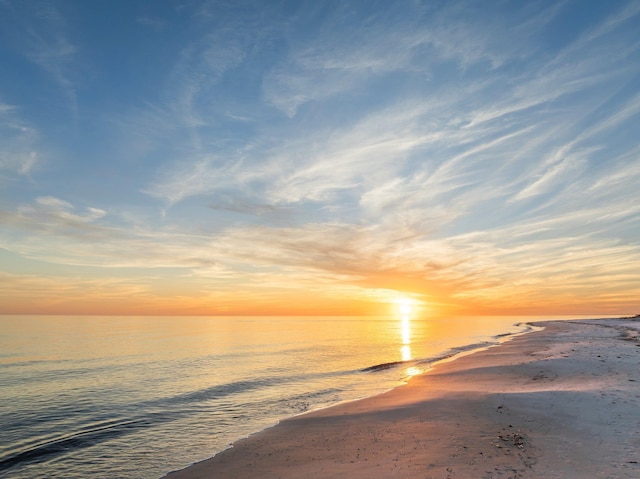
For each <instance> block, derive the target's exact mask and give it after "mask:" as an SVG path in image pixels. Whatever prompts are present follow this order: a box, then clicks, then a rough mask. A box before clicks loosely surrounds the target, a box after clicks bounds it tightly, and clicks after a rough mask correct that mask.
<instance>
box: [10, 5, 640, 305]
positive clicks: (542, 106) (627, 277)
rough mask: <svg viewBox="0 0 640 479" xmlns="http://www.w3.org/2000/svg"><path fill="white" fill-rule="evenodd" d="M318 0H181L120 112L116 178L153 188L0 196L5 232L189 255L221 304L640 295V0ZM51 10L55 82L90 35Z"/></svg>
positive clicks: (113, 249) (203, 296)
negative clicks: (281, 0) (194, 1)
mask: <svg viewBox="0 0 640 479" xmlns="http://www.w3.org/2000/svg"><path fill="white" fill-rule="evenodd" d="M305 5H306V6H307V7H308V8H300V9H298V10H296V11H295V12H293V13H291V12H288V11H287V12H285V11H284V10H281V9H280V6H278V5H275V4H273V5H266V6H263V7H260V6H258V7H255V8H252V9H250V11H246V9H244V8H243V7H242V6H237V5H235V4H230V3H229V4H225V3H221V2H215V1H212V2H203V3H200V4H198V5H197V6H195V7H197V8H195V7H194V6H191V7H190V8H186V7H185V9H184V12H183V13H184V16H182V17H181V20H182V21H184V22H185V23H184V25H187V26H188V27H189V28H188V34H187V33H186V32H183V33H184V35H183V34H181V35H177V36H176V37H180V40H179V41H180V42H182V43H179V42H178V43H175V44H173V51H174V52H176V54H175V55H173V56H167V57H166V58H163V62H164V63H162V66H161V67H158V68H156V70H154V71H158V72H160V71H162V72H166V76H165V77H162V78H159V79H154V81H153V82H150V83H149V84H150V85H155V88H156V89H155V90H153V91H150V92H147V91H140V92H137V95H135V96H134V95H131V98H133V101H132V103H131V105H129V106H126V107H123V108H122V111H121V112H120V113H119V116H118V115H116V114H114V113H113V112H109V115H111V116H110V117H109V118H108V120H109V122H110V124H111V125H114V124H115V125H116V130H117V135H116V138H109V139H108V140H109V141H111V140H113V142H114V143H119V144H118V146H117V150H118V153H121V156H122V158H123V159H118V161H119V162H120V163H118V166H117V167H115V166H114V167H113V169H114V170H116V169H118V168H122V169H121V170H118V171H117V172H116V174H115V175H114V176H117V175H119V176H118V177H119V178H122V177H125V176H126V177H127V179H128V180H129V181H128V183H127V184H128V185H129V186H130V185H133V186H131V188H133V189H136V194H137V193H139V192H140V191H142V192H143V195H137V196H136V198H137V200H136V201H140V202H141V203H144V206H140V205H138V208H139V209H138V210H136V209H135V208H134V206H132V205H130V204H128V201H127V200H123V201H121V202H119V203H117V205H116V204H115V203H112V204H110V203H109V201H107V200H105V199H104V198H105V197H107V196H108V195H107V194H104V193H102V192H99V193H96V194H95V195H85V196H86V198H85V199H82V195H81V194H79V193H78V192H79V191H85V190H87V189H88V188H87V187H84V186H83V188H79V187H77V185H76V187H75V188H73V189H72V190H70V193H69V194H68V195H66V194H64V192H62V191H60V190H59V189H55V188H52V189H51V190H50V191H47V190H44V189H40V190H38V192H36V193H34V194H32V195H31V196H28V197H26V196H25V197H21V198H19V199H16V200H15V202H16V203H15V204H14V205H6V206H4V207H3V209H2V211H0V221H1V222H2V225H3V227H4V228H3V229H2V230H0V246H1V247H2V248H4V249H6V250H8V251H11V252H14V253H16V254H18V255H20V256H21V257H24V258H31V259H34V260H38V261H45V262H49V263H57V264H64V265H69V266H73V267H92V268H95V267H98V268H105V269H107V268H110V269H111V270H115V269H118V268H131V269H132V271H133V270H136V271H138V272H139V271H144V272H145V273H149V274H150V275H151V276H153V278H151V279H150V278H149V277H145V278H142V277H140V279H139V281H136V284H137V285H140V286H144V287H148V288H151V290H153V291H154V293H153V294H155V291H156V289H154V288H156V287H157V286H158V283H159V282H163V281H166V282H167V284H168V283H170V282H171V281H170V278H171V277H176V276H179V277H180V278H181V280H183V281H184V284H188V285H189V288H190V290H191V291H197V293H193V294H192V295H191V299H192V300H193V301H196V302H199V303H198V304H200V305H206V303H207V301H209V302H216V303H220V304H222V303H224V298H225V297H227V298H229V299H228V303H225V304H227V306H228V307H229V308H233V307H235V306H233V304H235V305H238V304H240V303H243V302H244V303H246V302H248V301H250V298H252V297H253V298H254V299H255V298H261V300H263V301H265V302H267V303H268V304H270V305H273V304H275V303H277V298H278V294H280V293H282V294H285V293H286V294H292V295H293V292H298V293H300V294H303V292H309V291H313V294H315V295H317V296H318V297H320V295H321V294H326V295H333V296H334V297H336V298H342V299H344V298H347V297H352V298H354V297H357V298H358V300H361V301H367V298H369V299H370V298H389V297H391V296H392V295H393V293H392V292H393V291H394V290H395V291H403V292H404V293H406V294H411V295H415V297H417V298H422V299H424V300H429V301H434V302H440V303H442V304H443V305H444V304H456V303H457V304H460V305H466V306H467V307H468V308H469V309H472V308H473V307H475V306H477V307H478V308H479V309H482V310H488V309H490V307H491V304H492V303H496V304H498V305H499V304H502V305H505V308H507V307H508V308H516V307H517V303H518V302H519V301H520V302H528V304H532V305H536V307H540V308H542V307H543V303H544V298H551V299H553V298H555V299H553V300H554V301H555V300H557V302H558V304H560V303H562V301H565V302H566V303H567V304H568V303H571V304H572V305H574V306H576V304H577V303H578V302H579V300H580V298H583V299H584V298H585V297H586V296H591V297H593V298H597V299H594V301H595V302H598V301H600V302H601V304H603V305H607V307H609V306H610V305H612V304H613V303H614V301H619V304H625V305H626V304H631V303H632V300H628V299H625V300H621V299H620V298H621V297H622V296H624V294H622V293H619V292H620V291H626V292H627V296H626V297H627V298H630V297H631V296H632V295H633V294H636V293H637V286H635V285H634V281H637V280H638V273H637V272H635V271H634V269H633V266H634V265H635V264H637V260H638V259H639V258H638V256H639V255H640V250H639V248H640V246H639V245H638V242H637V234H636V231H637V228H638V227H640V225H639V224H638V223H639V221H640V219H639V218H640V210H638V207H637V206H636V205H637V204H639V203H640V202H638V201H636V200H637V198H638V194H637V191H636V190H637V183H638V181H640V168H639V167H638V158H639V156H638V155H639V149H638V147H637V142H636V141H635V136H634V135H635V123H636V122H637V121H636V120H637V119H638V115H639V114H640V95H639V94H638V92H637V87H636V86H635V82H636V80H637V77H638V73H639V70H638V67H637V65H636V63H637V62H630V61H629V59H630V58H633V55H637V53H638V50H639V48H640V43H639V40H638V36H637V33H636V32H635V31H633V30H632V29H630V28H628V24H629V23H631V22H633V21H634V19H635V18H636V16H637V15H638V7H637V6H636V4H635V3H634V2H629V3H626V4H625V5H626V6H623V7H622V8H621V9H619V10H616V11H612V12H611V13H610V15H608V16H606V17H604V18H602V19H596V18H595V17H594V18H593V19H592V22H591V23H588V22H587V23H584V24H582V23H580V26H579V27H578V26H576V28H575V29H574V30H571V31H562V32H559V31H558V23H557V22H560V23H562V22H564V21H565V20H564V17H563V15H566V14H567V12H570V9H571V8H574V7H575V4H574V3H572V2H570V1H567V2H562V3H554V4H553V5H545V4H528V5H526V6H524V5H510V6H508V7H506V6H501V7H500V8H499V9H497V8H496V7H495V6H488V7H483V8H479V7H478V5H475V4H474V3H473V2H454V3H448V4H446V5H444V6H434V5H432V4H426V5H423V6H420V5H413V4H412V5H411V6H409V5H408V4H402V5H401V4H385V5H378V6H375V7H371V5H369V4H349V5H347V4H341V5H340V6H339V7H338V8H337V10H335V11H334V10H331V9H327V8H326V7H325V6H323V5H320V4H317V3H309V4H305ZM194 8H195V10H194ZM494 9H495V10H494ZM47 12H48V10H46V11H45V10H43V11H42V12H40V13H38V14H37V15H36V18H37V19H38V22H41V23H42V25H44V24H46V25H49V27H47V28H50V30H46V29H44V31H50V32H52V33H51V35H52V36H51V38H53V39H54V40H51V41H50V43H51V45H52V49H51V51H49V50H47V49H46V48H40V49H38V48H35V46H33V45H36V46H37V45H39V43H38V42H40V41H44V39H46V38H49V37H48V36H46V35H45V34H44V33H42V32H41V31H40V30H38V32H39V33H37V35H36V34H34V36H33V38H32V46H33V47H32V50H30V51H40V52H41V54H42V56H41V57H36V56H34V57H32V58H33V61H35V62H36V63H38V64H39V65H40V66H41V67H42V68H45V70H47V71H49V73H50V75H52V76H53V77H54V78H58V77H56V75H57V74H59V76H60V78H62V79H58V80H56V81H57V82H58V83H59V84H60V85H63V84H64V81H63V79H64V78H67V79H69V78H70V77H71V74H70V73H69V72H70V71H71V64H72V62H73V58H74V57H75V55H76V52H77V49H76V48H75V47H74V46H73V44H72V43H71V41H67V43H65V41H62V40H64V39H65V38H69V36H68V35H67V34H66V30H65V29H66V26H65V22H64V19H62V18H61V17H59V16H56V14H55V12H54V13H51V12H49V13H47ZM181 15H182V14H181ZM132 18H133V19H135V18H138V22H139V23H143V24H146V25H148V26H150V27H155V26H158V27H159V26H160V25H156V23H154V21H153V19H154V18H156V17H151V16H149V17H139V16H137V17H136V16H133V17H132ZM145 19H147V20H145ZM45 20H46V21H45ZM47 22H48V23H47ZM184 25H183V26H184ZM173 27H174V26H173V25H170V24H168V25H166V27H165V28H162V29H159V30H158V31H156V32H148V34H149V35H153V38H156V37H155V36H156V35H157V36H161V35H168V34H169V33H171V34H174V33H175V32H174V30H172V28H173ZM41 30H42V29H41ZM139 30H147V29H139ZM554 35H555V36H554ZM162 38H165V37H162ZM556 40H557V42H556ZM30 48H31V47H30ZM56 55H57V56H56ZM56 59H57V60H56ZM58 60H59V61H58ZM49 63H51V64H52V65H53V64H54V63H56V64H59V65H61V67H60V68H61V69H60V70H59V71H58V73H56V71H55V70H53V69H52V68H53V67H51V68H49V67H47V65H48V64H49ZM48 68H49V69H48ZM69 82H70V83H69V85H68V87H69V89H70V91H72V90H73V82H71V81H70V80H69ZM150 88H151V87H150ZM73 91H75V90H73ZM20 113H21V110H20V109H18V108H14V107H12V106H10V105H8V104H0V135H2V136H3V137H4V138H5V139H7V140H8V141H6V142H5V145H9V146H8V147H7V148H6V151H7V152H8V153H6V154H5V152H4V150H2V148H4V147H0V155H2V156H0V167H2V168H3V169H4V170H5V171H11V172H12V173H13V174H16V173H17V174H28V173H29V172H31V171H33V169H34V165H35V162H36V161H37V160H38V153H37V150H36V148H35V145H36V143H37V139H38V132H37V131H36V130H35V129H34V128H30V127H29V124H28V123H27V122H26V121H20V119H19V114H20ZM105 142H106V141H105ZM32 153H33V156H31V154H32ZM106 163H107V162H106V161H105V164H106ZM122 165H125V166H122ZM75 166H77V167H79V168H78V170H79V171H82V167H84V168H86V166H85V163H82V164H80V162H78V163H77V164H76V165H75ZM105 169H106V167H105ZM130 174H131V178H130V177H129V175H130ZM112 186H113V185H112ZM107 188H108V187H107V186H105V189H107ZM119 188H120V185H117V187H116V188H115V190H117V191H119ZM72 192H73V193H72ZM101 194H102V195H103V196H101ZM140 210H144V211H145V216H144V218H143V215H142V214H138V212H139V211H140ZM603 283H606V287H603V288H602V289H601V290H598V284H603ZM554 285H562V286H561V287H560V286H558V287H556V286H554ZM168 289H169V288H168ZM599 291H600V292H599ZM322 292H324V293H322ZM304 294H307V293H304ZM252 295H253V296H252ZM390 295H391V296H390ZM585 295H586V296H585ZM187 296H188V295H187ZM322 297H323V298H324V297H326V296H322ZM510 298H513V299H510ZM342 299H341V300H342ZM551 299H549V301H551ZM193 304H196V303H193ZM203 307H204V306H203Z"/></svg>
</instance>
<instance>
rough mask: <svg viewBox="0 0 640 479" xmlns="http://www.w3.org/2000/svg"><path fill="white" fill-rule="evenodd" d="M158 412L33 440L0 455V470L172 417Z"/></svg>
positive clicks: (87, 444)
mask: <svg viewBox="0 0 640 479" xmlns="http://www.w3.org/2000/svg"><path fill="white" fill-rule="evenodd" d="M161 416H162V414H159V415H156V414H149V415H147V417H142V418H138V419H121V420H113V421H109V422H106V423H103V424H100V425H93V426H88V427H86V428H84V429H82V430H80V431H77V432H74V433H72V434H68V435H65V436H61V437H57V438H54V439H51V440H48V441H44V442H41V443H36V444H32V445H30V446H29V447H27V448H25V449H23V450H22V451H18V452H15V453H13V454H9V455H8V456H6V457H4V458H0V471H6V470H8V469H11V468H13V467H15V466H17V465H23V464H27V463H29V464H30V463H38V462H43V461H45V460H47V459H50V458H51V457H52V456H57V455H61V454H65V453H67V452H69V451H75V450H78V449H83V448H86V447H90V446H92V445H94V444H96V443H98V442H102V441H106V440H109V439H113V438H115V437H119V436H122V435H124V434H128V433H130V432H133V431H136V430H139V429H141V428H144V427H149V426H151V425H152V424H157V423H158V422H164V421H167V420H171V418H164V419H163V418H162V417H161Z"/></svg>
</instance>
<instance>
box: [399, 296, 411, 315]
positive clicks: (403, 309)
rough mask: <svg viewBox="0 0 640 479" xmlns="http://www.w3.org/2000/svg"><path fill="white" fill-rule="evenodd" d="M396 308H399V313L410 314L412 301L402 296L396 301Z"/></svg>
mask: <svg viewBox="0 0 640 479" xmlns="http://www.w3.org/2000/svg"><path fill="white" fill-rule="evenodd" d="M397 303H398V309H400V313H402V314H405V315H406V314H411V311H412V310H413V301H412V300H410V299H408V298H402V299H399V300H398V301H397Z"/></svg>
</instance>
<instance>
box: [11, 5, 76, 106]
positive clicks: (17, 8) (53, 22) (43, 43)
mask: <svg viewBox="0 0 640 479" xmlns="http://www.w3.org/2000/svg"><path fill="white" fill-rule="evenodd" d="M4 10H5V14H6V16H7V18H8V19H10V27H8V28H7V31H8V32H9V34H11V35H13V36H14V37H15V38H16V40H17V42H16V43H17V44H18V45H19V48H20V51H21V53H22V54H23V55H24V56H26V58H28V59H29V60H30V61H31V62H33V63H34V64H35V65H37V66H38V67H40V68H41V69H42V70H43V71H45V72H46V73H47V74H48V75H49V77H50V78H51V79H52V80H53V81H54V82H55V83H57V84H58V86H59V87H60V88H61V90H62V91H63V93H64V95H65V96H66V100H67V102H68V105H69V108H70V109H71V110H72V112H73V113H74V115H75V114H77V108H78V105H77V91H76V79H75V76H76V71H77V70H76V68H75V62H76V57H77V52H78V47H77V45H76V44H75V43H74V42H73V41H72V40H71V39H70V35H69V26H68V23H67V20H66V18H65V17H64V15H63V14H62V12H61V10H60V9H59V8H57V6H56V5H54V4H52V3H51V2H37V3H30V4H29V5H26V4H24V5H22V4H15V3H14V4H6V5H5V9H4Z"/></svg>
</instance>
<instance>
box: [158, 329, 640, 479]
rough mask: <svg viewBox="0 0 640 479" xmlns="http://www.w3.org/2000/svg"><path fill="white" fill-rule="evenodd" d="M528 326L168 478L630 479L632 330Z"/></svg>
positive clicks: (639, 426)
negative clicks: (527, 329) (494, 343)
mask: <svg viewBox="0 0 640 479" xmlns="http://www.w3.org/2000/svg"><path fill="white" fill-rule="evenodd" d="M538 325H540V326H544V330H542V331H536V332H532V333H529V334H526V335H522V336H518V337H516V338H514V339H512V340H511V341H508V342H505V343H503V344H501V345H499V346H496V347H492V348H489V349H486V350H484V351H479V352H476V353H474V354H471V355H467V356H464V357H461V358H458V359H456V360H454V361H449V362H445V363H441V364H438V365H437V366H436V367H434V368H433V369H432V370H430V371H429V372H427V373H425V374H423V375H420V376H416V377H414V378H412V379H411V381H409V383H408V384H407V385H405V386H402V387H399V388H397V389H394V390H392V391H389V392H387V393H385V394H381V395H379V396H375V397H372V398H367V399H363V400H360V401H355V402H350V403H345V404H341V405H338V406H335V407H331V408H328V409H324V410H320V411H315V412H311V413H308V414H304V415H301V416H298V417H294V418H291V419H288V420H286V421H282V422H281V423H280V424H278V425H277V426H275V427H273V428H270V429H267V430H265V431H262V432H261V433H259V434H256V435H253V436H251V437H249V438H246V439H243V440H241V441H238V442H237V443H235V444H234V445H233V447H232V448H230V449H228V450H226V451H224V452H222V453H220V454H218V455H217V456H215V457H214V458H212V459H209V460H206V461H203V462H201V463H198V464H195V465H193V466H191V467H189V468H187V469H184V470H182V471H177V472H173V473H171V474H169V475H167V476H166V478H167V479H210V478H225V479H233V478H243V479H244V478H304V477H307V478H343V477H348V478H350V479H356V478H363V479H364V478H434V479H435V478H437V479H443V478H450V479H454V478H455V479H464V478H469V479H479V478H540V477H544V478H558V479H560V478H562V479H568V478H581V479H584V478H635V479H637V478H640V464H639V462H640V334H639V328H640V321H638V320H637V319H617V320H616V319H607V320H590V321H551V322H545V323H539V324H538ZM372 374H373V373H372Z"/></svg>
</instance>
